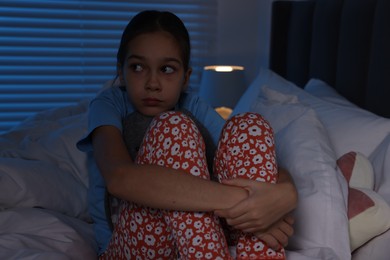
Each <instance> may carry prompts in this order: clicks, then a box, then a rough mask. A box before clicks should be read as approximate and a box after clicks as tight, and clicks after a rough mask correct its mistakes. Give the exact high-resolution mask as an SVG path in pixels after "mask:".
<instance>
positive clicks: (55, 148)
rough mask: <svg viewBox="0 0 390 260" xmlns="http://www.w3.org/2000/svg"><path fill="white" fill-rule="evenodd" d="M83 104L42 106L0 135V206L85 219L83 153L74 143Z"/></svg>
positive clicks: (83, 123)
mask: <svg viewBox="0 0 390 260" xmlns="http://www.w3.org/2000/svg"><path fill="white" fill-rule="evenodd" d="M87 107H88V101H83V102H80V103H78V104H76V105H72V106H66V107H62V108H55V109H51V110H46V111H43V112H40V113H38V114H36V115H35V116H33V117H30V118H29V119H27V120H26V121H24V122H22V123H21V124H20V125H18V126H17V127H15V128H14V129H12V130H11V131H9V132H7V133H5V134H3V135H0V156H1V158H0V165H1V168H0V179H1V184H2V190H1V192H0V209H5V208H13V207H41V208H47V209H51V210H55V211H58V212H61V213H64V214H66V215H69V216H74V217H78V218H80V219H83V220H88V221H89V220H90V218H89V214H88V203H87V188H88V168H87V156H86V154H85V153H82V152H80V151H79V150H78V149H77V147H76V142H77V141H78V140H80V138H81V137H82V136H83V135H84V134H85V132H86V130H87Z"/></svg>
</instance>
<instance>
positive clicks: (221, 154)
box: [214, 113, 285, 259]
mask: <svg viewBox="0 0 390 260" xmlns="http://www.w3.org/2000/svg"><path fill="white" fill-rule="evenodd" d="M214 171H215V173H216V174H217V176H218V179H219V181H221V180H222V179H231V178H247V179H251V180H257V181H263V182H269V183H276V181H277V178H278V175H277V173H278V169H277V164H276V156H275V147H274V139H273V132H272V128H271V127H270V125H269V124H268V123H267V122H266V121H265V120H264V119H263V117H261V116H260V115H259V114H255V113H244V114H240V115H237V116H235V117H233V118H231V119H230V120H229V121H228V122H226V125H225V127H224V129H223V131H222V135H221V139H220V141H219V144H218V149H217V152H216V156H215V160H214ZM231 240H233V242H234V243H236V244H237V250H236V252H237V259H285V254H284V249H282V250H280V251H278V252H275V251H274V250H272V249H271V248H269V247H268V246H267V245H266V244H265V243H263V242H262V241H261V240H260V239H258V238H257V237H256V236H254V235H251V234H244V233H242V232H239V231H233V234H231Z"/></svg>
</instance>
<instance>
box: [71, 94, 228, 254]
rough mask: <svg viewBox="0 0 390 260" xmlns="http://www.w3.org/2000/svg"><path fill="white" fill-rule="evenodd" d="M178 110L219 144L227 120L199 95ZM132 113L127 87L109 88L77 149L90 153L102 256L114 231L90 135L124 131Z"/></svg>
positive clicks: (91, 196) (92, 204)
mask: <svg viewBox="0 0 390 260" xmlns="http://www.w3.org/2000/svg"><path fill="white" fill-rule="evenodd" d="M178 107H179V108H184V109H187V110H188V111H190V112H191V113H192V114H193V115H194V117H195V118H196V119H197V120H198V121H199V122H200V123H201V124H203V125H204V126H205V127H206V128H207V130H208V131H209V133H210V135H211V137H212V139H213V141H214V143H215V144H217V143H218V139H219V135H220V133H221V130H222V127H223V125H224V123H225V121H224V120H223V119H222V118H221V117H220V116H219V115H218V113H217V112H215V110H214V109H213V108H212V107H211V106H210V105H208V104H207V103H205V102H204V101H202V100H200V98H199V97H198V96H196V95H191V94H183V95H182V97H181V99H180V102H179V104H178ZM133 111H134V107H133V106H132V104H131V103H130V102H129V99H128V96H127V92H126V89H125V88H123V87H111V88H108V89H106V90H105V91H103V92H101V93H100V94H99V95H98V96H97V97H96V98H95V99H93V100H92V101H91V103H90V106H89V116H88V133H87V135H86V136H85V137H84V138H83V139H82V140H80V141H79V142H78V143H77V147H78V148H79V149H80V150H81V151H84V152H86V153H87V154H88V170H89V189H88V201H89V212H90V214H91V217H92V219H93V220H94V229H95V237H96V241H97V244H98V247H99V249H98V250H99V254H102V253H103V252H104V251H105V250H106V248H107V246H108V243H109V242H110V238H111V235H112V232H111V229H110V226H109V224H108V221H107V217H106V212H105V191H106V185H105V183H104V179H103V177H102V175H101V174H100V172H99V169H98V167H97V165H96V162H95V160H94V158H93V154H92V149H93V148H92V144H91V137H90V134H91V133H92V132H93V130H94V129H96V128H97V127H99V126H103V125H111V126H114V127H116V128H118V129H119V130H120V131H121V132H122V119H123V118H125V117H126V116H127V115H128V114H130V113H132V112H133Z"/></svg>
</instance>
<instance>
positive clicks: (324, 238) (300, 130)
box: [251, 85, 351, 259]
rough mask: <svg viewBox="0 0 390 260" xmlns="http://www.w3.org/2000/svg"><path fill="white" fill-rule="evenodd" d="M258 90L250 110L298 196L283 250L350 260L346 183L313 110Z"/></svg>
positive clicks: (267, 89) (266, 89)
mask: <svg viewBox="0 0 390 260" xmlns="http://www.w3.org/2000/svg"><path fill="white" fill-rule="evenodd" d="M258 87H259V89H260V91H259V93H258V94H259V96H258V99H257V100H255V101H254V103H253V104H251V107H252V108H251V110H252V111H254V112H258V113H260V114H262V115H263V116H264V118H265V119H267V120H268V121H269V122H270V124H271V126H272V127H273V128H274V132H275V143H276V153H277V160H278V164H279V165H280V166H281V167H283V168H285V169H287V170H288V171H289V172H290V173H291V176H292V177H293V179H294V181H295V184H296V186H297V190H298V194H299V200H298V206H297V208H296V210H295V211H294V215H295V224H294V228H295V230H294V235H293V236H292V237H291V239H290V240H289V246H288V248H287V250H294V251H296V250H299V251H301V252H303V251H304V250H306V252H307V250H308V249H314V248H317V249H318V248H322V249H323V250H325V251H326V252H324V254H327V255H328V259H349V258H350V257H351V255H350V247H349V233H348V218H347V210H346V203H347V183H346V181H345V179H344V178H343V177H342V176H341V175H340V174H337V171H336V157H335V154H334V152H333V150H332V148H331V146H330V142H329V139H328V136H327V133H326V130H325V129H324V127H323V125H322V124H321V122H320V121H319V120H318V118H317V116H316V113H315V111H314V110H313V109H310V108H309V107H307V106H304V105H302V104H300V103H299V102H297V99H296V98H294V96H292V95H286V94H283V93H281V92H278V91H276V90H275V89H271V87H270V86H267V85H264V86H262V87H261V88H260V86H258ZM280 118H282V120H281V121H283V122H282V123H281V122H280V120H279V119H280ZM309 251H310V250H309Z"/></svg>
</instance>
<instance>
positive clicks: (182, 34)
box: [117, 10, 191, 71]
mask: <svg viewBox="0 0 390 260" xmlns="http://www.w3.org/2000/svg"><path fill="white" fill-rule="evenodd" d="M157 31H165V32H168V33H170V34H171V35H172V36H173V37H175V39H176V41H177V43H178V44H179V46H180V48H181V54H182V55H181V56H182V60H183V66H184V69H185V71H187V70H188V69H189V63H190V56H191V45H190V37H189V34H188V31H187V28H186V27H185V25H184V23H183V22H182V20H180V18H179V17H177V16H176V15H175V14H173V13H171V12H161V11H154V10H148V11H142V12H140V13H138V14H137V15H136V16H134V17H133V19H131V21H130V22H129V23H128V24H127V26H126V28H125V29H124V31H123V34H122V38H121V42H120V45H119V49H118V53H117V62H118V64H120V65H121V66H123V64H124V62H125V58H126V55H127V47H128V45H129V42H130V41H131V40H133V39H134V38H135V37H137V36H138V35H140V34H143V33H151V32H157Z"/></svg>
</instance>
